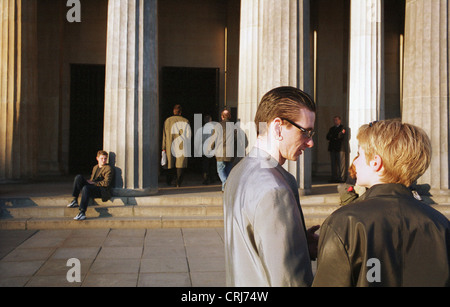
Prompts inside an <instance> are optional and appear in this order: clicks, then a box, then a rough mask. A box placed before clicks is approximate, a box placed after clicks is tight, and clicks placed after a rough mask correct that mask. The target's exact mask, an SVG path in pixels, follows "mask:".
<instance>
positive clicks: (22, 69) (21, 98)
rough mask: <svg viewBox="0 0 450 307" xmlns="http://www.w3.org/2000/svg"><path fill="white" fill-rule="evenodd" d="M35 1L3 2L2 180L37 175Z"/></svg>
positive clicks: (0, 48) (0, 45)
mask: <svg viewBox="0 0 450 307" xmlns="http://www.w3.org/2000/svg"><path fill="white" fill-rule="evenodd" d="M36 9H37V7H36V0H3V1H1V2H0V99H1V100H0V103H1V104H0V180H15V179H29V178H32V177H34V176H36V172H37V149H36V147H37V146H36V145H37V141H38V140H37V118H36V114H37V112H36V108H37V62H36V61H37V36H36V35H37V32H36V26H37V24H36V22H37V15H36V13H37V11H36Z"/></svg>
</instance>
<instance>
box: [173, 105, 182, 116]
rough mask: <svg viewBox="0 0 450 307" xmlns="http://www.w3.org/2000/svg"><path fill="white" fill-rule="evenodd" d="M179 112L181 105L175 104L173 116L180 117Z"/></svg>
mask: <svg viewBox="0 0 450 307" xmlns="http://www.w3.org/2000/svg"><path fill="white" fill-rule="evenodd" d="M181 112H183V108H182V107H181V105H179V104H176V105H175V106H174V107H173V114H174V115H181Z"/></svg>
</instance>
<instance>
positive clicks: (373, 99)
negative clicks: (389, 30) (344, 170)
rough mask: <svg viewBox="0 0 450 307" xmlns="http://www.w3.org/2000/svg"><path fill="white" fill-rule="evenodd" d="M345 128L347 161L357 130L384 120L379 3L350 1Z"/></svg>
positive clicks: (353, 150)
mask: <svg viewBox="0 0 450 307" xmlns="http://www.w3.org/2000/svg"><path fill="white" fill-rule="evenodd" d="M350 15H351V20H350V82H349V84H350V86H349V127H350V131H351V139H350V161H352V160H353V158H354V157H355V156H356V153H357V151H358V141H357V140H356V135H357V133H358V129H359V127H361V125H364V124H368V123H369V122H371V121H374V120H380V119H383V118H384V77H383V65H384V64H383V63H384V56H383V48H382V46H383V44H382V41H383V31H382V30H383V29H382V18H383V0H351V12H350Z"/></svg>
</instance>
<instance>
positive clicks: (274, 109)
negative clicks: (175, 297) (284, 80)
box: [224, 87, 319, 287]
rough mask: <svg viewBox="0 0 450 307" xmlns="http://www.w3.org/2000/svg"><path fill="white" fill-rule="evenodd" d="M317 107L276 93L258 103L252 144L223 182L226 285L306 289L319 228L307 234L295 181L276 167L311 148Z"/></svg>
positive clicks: (302, 97)
mask: <svg viewBox="0 0 450 307" xmlns="http://www.w3.org/2000/svg"><path fill="white" fill-rule="evenodd" d="M315 118H316V107H315V104H314V102H313V100H312V99H311V98H310V97H309V96H308V95H307V94H306V93H304V92H302V91H301V90H299V89H297V88H293V87H279V88H275V89H273V90H271V91H269V92H268V93H267V94H266V95H264V97H263V98H262V99H261V103H260V105H259V107H258V110H257V112H256V117H255V124H256V129H257V135H258V139H257V142H256V145H255V147H254V148H253V149H252V150H251V152H250V153H249V155H248V156H247V157H245V158H244V159H242V160H241V162H239V164H237V165H236V166H235V167H234V168H233V170H232V171H231V173H230V176H229V177H228V180H227V183H226V186H225V194H224V216H225V218H224V219H225V263H226V279H227V286H241V287H242V286H244V287H245V286H254V287H261V286H274V287H280V286H310V285H311V283H312V279H313V275H312V269H311V259H312V258H315V254H316V249H317V236H316V235H315V234H314V232H315V231H316V230H317V229H318V228H319V226H315V227H312V228H311V229H309V230H308V231H307V230H306V228H305V223H304V218H303V213H302V209H301V206H300V201H299V195H298V184H297V181H296V179H295V178H294V177H293V176H292V175H291V174H290V173H289V172H287V171H286V170H285V169H284V168H283V167H282V165H283V164H284V163H285V162H286V160H290V161H297V160H298V158H299V156H300V155H301V154H302V153H303V151H304V150H306V149H307V148H311V147H313V145H314V142H313V140H312V137H313V135H314V130H313V129H314V122H315Z"/></svg>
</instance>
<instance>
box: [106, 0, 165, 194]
mask: <svg viewBox="0 0 450 307" xmlns="http://www.w3.org/2000/svg"><path fill="white" fill-rule="evenodd" d="M158 113H159V111H158V61H157V0H109V4H108V33H107V58H106V85H105V124H104V148H105V150H106V151H108V152H110V162H112V164H114V165H115V167H116V182H115V184H116V189H115V191H114V192H115V194H116V195H148V194H152V193H154V192H157V190H158V169H159V168H158V158H159V155H160V151H161V150H160V148H159V147H158V146H157V144H158Z"/></svg>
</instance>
